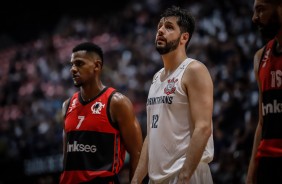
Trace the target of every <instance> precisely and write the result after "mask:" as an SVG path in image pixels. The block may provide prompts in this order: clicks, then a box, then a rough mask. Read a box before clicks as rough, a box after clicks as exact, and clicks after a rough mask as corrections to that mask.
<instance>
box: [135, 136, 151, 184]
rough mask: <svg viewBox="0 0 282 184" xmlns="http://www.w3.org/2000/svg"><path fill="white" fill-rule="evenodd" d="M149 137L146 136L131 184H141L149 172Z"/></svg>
mask: <svg viewBox="0 0 282 184" xmlns="http://www.w3.org/2000/svg"><path fill="white" fill-rule="evenodd" d="M147 139H148V137H147V136H146V137H145V140H144V142H143V146H142V151H141V155H140V158H139V161H138V165H137V168H136V170H135V173H134V176H133V178H132V180H131V184H141V183H142V181H143V179H144V178H145V176H146V175H147V173H148V140H147Z"/></svg>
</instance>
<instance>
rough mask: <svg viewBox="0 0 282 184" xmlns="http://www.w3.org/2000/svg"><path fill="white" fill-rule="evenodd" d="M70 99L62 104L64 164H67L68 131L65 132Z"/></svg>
mask: <svg viewBox="0 0 282 184" xmlns="http://www.w3.org/2000/svg"><path fill="white" fill-rule="evenodd" d="M69 101H70V99H67V100H65V101H64V103H63V105H62V118H61V119H62V122H63V159H64V160H63V165H65V158H66V157H65V153H66V133H65V122H64V119H65V115H66V112H67V109H68V106H69Z"/></svg>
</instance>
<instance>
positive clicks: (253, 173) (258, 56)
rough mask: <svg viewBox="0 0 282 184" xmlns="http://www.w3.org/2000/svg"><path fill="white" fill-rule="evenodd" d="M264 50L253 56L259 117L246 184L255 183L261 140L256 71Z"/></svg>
mask: <svg viewBox="0 0 282 184" xmlns="http://www.w3.org/2000/svg"><path fill="white" fill-rule="evenodd" d="M263 51H264V48H262V49H260V50H258V51H257V52H256V54H255V56H254V75H255V77H256V81H257V84H258V88H259V117H258V124H257V128H256V132H255V136H254V142H253V149H252V155H251V159H250V163H249V167H248V173H247V178H246V184H254V183H256V181H255V178H256V177H255V176H256V170H257V163H256V159H255V158H256V154H257V149H258V146H259V143H260V140H261V132H262V123H263V121H262V94H261V85H260V82H259V76H258V70H259V65H260V61H261V57H262V54H263Z"/></svg>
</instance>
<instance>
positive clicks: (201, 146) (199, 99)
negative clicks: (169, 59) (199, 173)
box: [179, 61, 213, 182]
mask: <svg viewBox="0 0 282 184" xmlns="http://www.w3.org/2000/svg"><path fill="white" fill-rule="evenodd" d="M182 87H183V89H185V91H186V93H187V96H188V101H189V110H190V112H189V113H190V115H191V120H192V122H191V125H190V126H191V129H192V132H191V140H190V144H189V147H188V150H187V153H186V160H185V163H184V166H183V168H182V170H181V172H180V174H179V182H182V181H185V182H188V181H189V180H190V178H191V176H192V175H193V173H194V171H195V169H196V168H197V166H198V164H199V162H200V160H201V157H202V155H203V152H204V150H205V147H206V145H207V142H208V139H209V137H210V135H211V134H212V112H213V82H212V78H211V76H210V73H209V71H208V69H207V68H206V66H205V65H204V64H202V63H201V62H199V61H193V62H192V63H190V64H189V66H188V67H187V68H186V71H185V72H184V76H183V79H182ZM181 180H182V181H181Z"/></svg>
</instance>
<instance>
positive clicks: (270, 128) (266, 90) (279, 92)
mask: <svg viewBox="0 0 282 184" xmlns="http://www.w3.org/2000/svg"><path fill="white" fill-rule="evenodd" d="M276 45H277V42H276V41H275V40H271V41H269V42H268V43H267V45H266V47H265V50H264V53H263V55H262V58H261V62H260V66H259V73H258V74H259V82H260V84H261V90H262V109H261V110H262V115H263V125H262V140H261V142H260V145H259V148H258V155H257V156H258V157H261V156H268V157H277V156H278V157H282V53H277V52H276V51H275V49H274V48H275V47H276Z"/></svg>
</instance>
